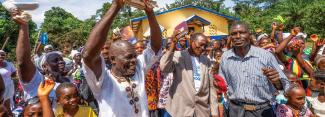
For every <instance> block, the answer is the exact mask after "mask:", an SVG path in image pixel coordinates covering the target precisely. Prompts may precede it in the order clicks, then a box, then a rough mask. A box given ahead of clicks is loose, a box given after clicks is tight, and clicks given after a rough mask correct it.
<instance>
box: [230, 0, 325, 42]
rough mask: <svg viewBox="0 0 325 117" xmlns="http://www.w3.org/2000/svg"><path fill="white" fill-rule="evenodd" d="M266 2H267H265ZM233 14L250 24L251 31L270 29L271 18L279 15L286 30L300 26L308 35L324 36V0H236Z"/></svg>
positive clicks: (272, 20)
mask: <svg viewBox="0 0 325 117" xmlns="http://www.w3.org/2000/svg"><path fill="white" fill-rule="evenodd" d="M266 3H268V4H266ZM234 9H235V14H236V16H237V17H240V18H241V20H243V21H246V22H247V23H248V24H250V26H251V29H252V31H254V30H255V29H256V28H263V29H264V30H265V32H270V31H271V24H272V22H275V20H274V19H273V18H275V17H276V16H278V15H281V16H282V17H284V18H285V19H286V22H285V26H286V31H289V30H290V29H291V28H293V27H294V26H300V27H302V28H303V30H304V32H305V33H307V34H308V35H311V34H318V35H321V36H322V37H324V36H325V35H324V33H325V29H324V28H323V26H324V25H325V23H324V19H325V16H324V15H323V14H325V1H323V0H273V1H272V2H270V0H269V1H267V0H255V2H254V1H253V2H239V1H236V6H235V7H234Z"/></svg>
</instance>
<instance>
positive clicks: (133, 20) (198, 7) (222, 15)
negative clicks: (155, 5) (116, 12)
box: [131, 4, 239, 22]
mask: <svg viewBox="0 0 325 117" xmlns="http://www.w3.org/2000/svg"><path fill="white" fill-rule="evenodd" d="M185 8H196V9H199V10H203V11H206V12H210V13H212V14H215V15H219V16H221V17H224V18H227V19H230V20H239V18H236V17H231V16H228V15H224V14H221V13H218V12H215V11H213V10H210V9H207V8H204V7H200V6H194V5H192V4H190V5H186V6H182V7H178V8H174V9H170V10H167V11H163V12H160V13H156V14H155V15H156V16H158V15H161V14H165V13H169V12H173V11H176V10H181V9H185ZM147 18H148V17H147V16H142V17H138V18H134V19H131V22H138V21H141V20H144V19H147Z"/></svg>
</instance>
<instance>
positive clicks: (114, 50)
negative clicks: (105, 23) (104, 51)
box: [109, 40, 134, 56]
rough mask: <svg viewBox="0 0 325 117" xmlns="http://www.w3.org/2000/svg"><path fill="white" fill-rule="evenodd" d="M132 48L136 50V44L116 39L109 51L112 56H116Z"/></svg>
mask: <svg viewBox="0 0 325 117" xmlns="http://www.w3.org/2000/svg"><path fill="white" fill-rule="evenodd" d="M130 50H134V46H133V45H132V44H131V43H129V42H128V41H125V40H117V41H114V42H113V43H112V44H111V47H110V48H109V52H110V53H111V55H112V56H116V55H119V54H122V53H123V52H125V51H130Z"/></svg>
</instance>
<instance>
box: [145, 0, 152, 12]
mask: <svg viewBox="0 0 325 117" xmlns="http://www.w3.org/2000/svg"><path fill="white" fill-rule="evenodd" d="M143 2H144V4H145V5H146V8H145V9H144V10H145V11H146V12H148V11H153V8H154V6H153V4H152V3H151V1H150V0H144V1H143Z"/></svg>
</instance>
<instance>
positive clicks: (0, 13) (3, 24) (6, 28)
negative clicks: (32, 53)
mask: <svg viewBox="0 0 325 117" xmlns="http://www.w3.org/2000/svg"><path fill="white" fill-rule="evenodd" d="M36 28H37V27H36V24H35V23H34V22H33V21H29V30H30V37H31V43H32V44H34V43H35V40H36V39H37V31H36ZM18 30H19V26H18V25H17V24H16V23H15V22H14V21H12V20H11V17H10V13H9V12H8V11H7V10H6V9H5V8H4V7H3V6H0V47H2V46H3V44H4V43H5V40H6V38H7V37H9V40H8V43H7V44H6V46H5V48H4V51H6V52H7V54H8V55H7V57H8V59H9V60H10V61H15V60H16V56H15V55H16V54H15V47H16V44H17V38H18Z"/></svg>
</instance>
